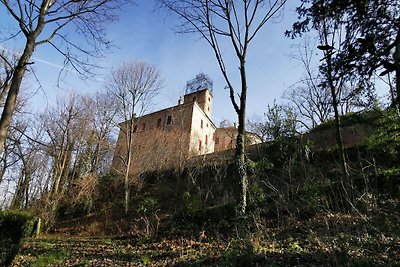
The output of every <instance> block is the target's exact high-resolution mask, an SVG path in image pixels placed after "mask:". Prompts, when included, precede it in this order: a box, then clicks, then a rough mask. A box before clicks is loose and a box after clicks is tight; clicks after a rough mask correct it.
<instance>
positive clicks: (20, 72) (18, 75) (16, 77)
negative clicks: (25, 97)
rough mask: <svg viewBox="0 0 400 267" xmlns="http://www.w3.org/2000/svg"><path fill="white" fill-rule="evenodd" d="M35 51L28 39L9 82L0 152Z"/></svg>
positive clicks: (2, 117)
mask: <svg viewBox="0 0 400 267" xmlns="http://www.w3.org/2000/svg"><path fill="white" fill-rule="evenodd" d="M34 50H35V41H34V39H33V38H28V40H27V43H26V46H25V49H24V52H23V54H22V55H21V57H20V59H19V60H18V63H17V66H16V67H15V70H14V74H13V77H12V80H11V84H10V89H9V91H8V94H7V99H6V102H5V103H4V108H3V113H2V114H1V118H0V152H1V151H3V149H4V143H5V141H6V138H7V134H8V129H9V127H10V124H11V120H12V117H13V115H14V112H15V109H16V106H17V98H18V93H19V89H20V87H21V82H22V79H23V78H24V75H25V71H26V65H27V64H28V62H29V60H30V58H31V57H32V53H33V51H34Z"/></svg>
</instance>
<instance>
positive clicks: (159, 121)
mask: <svg viewBox="0 0 400 267" xmlns="http://www.w3.org/2000/svg"><path fill="white" fill-rule="evenodd" d="M160 126H161V118H159V119H158V120H157V128H159V127H160Z"/></svg>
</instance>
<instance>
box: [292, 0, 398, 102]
mask: <svg viewBox="0 0 400 267" xmlns="http://www.w3.org/2000/svg"><path fill="white" fill-rule="evenodd" d="M301 2H302V5H301V6H299V7H298V9H297V10H298V11H299V14H300V15H301V17H302V19H303V20H302V21H299V22H297V23H295V24H294V29H295V30H294V31H292V32H291V33H292V34H294V35H296V34H299V33H300V34H301V33H302V32H305V31H308V30H309V27H310V26H311V27H314V25H315V22H316V21H321V19H322V18H325V19H330V20H336V21H337V23H338V24H340V25H341V26H342V27H343V28H345V30H346V31H345V32H344V33H343V37H344V38H343V40H342V43H341V44H340V46H341V50H337V51H335V52H336V59H337V60H335V62H334V64H333V67H334V68H335V69H338V70H341V72H342V73H343V74H345V73H347V74H348V75H350V76H353V77H354V75H355V74H357V79H358V81H359V82H361V83H365V81H367V80H369V79H370V78H371V76H372V75H373V74H375V73H376V72H377V73H378V74H379V75H381V76H386V75H391V74H394V76H395V77H396V79H395V86H394V87H391V86H390V87H389V89H390V90H391V95H392V102H393V106H397V107H398V108H399V106H400V78H399V77H400V23H399V20H400V1H399V0H362V1H360V0H349V1H342V0H301ZM292 36H293V35H292Z"/></svg>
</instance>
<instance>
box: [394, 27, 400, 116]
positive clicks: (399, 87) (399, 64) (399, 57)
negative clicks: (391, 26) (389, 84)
mask: <svg viewBox="0 0 400 267" xmlns="http://www.w3.org/2000/svg"><path fill="white" fill-rule="evenodd" d="M395 42H396V47H395V51H394V54H393V59H394V63H395V66H396V98H395V100H394V101H395V103H394V106H395V107H396V108H397V110H398V111H399V110H400V30H399V31H398V32H397V37H396V41H395Z"/></svg>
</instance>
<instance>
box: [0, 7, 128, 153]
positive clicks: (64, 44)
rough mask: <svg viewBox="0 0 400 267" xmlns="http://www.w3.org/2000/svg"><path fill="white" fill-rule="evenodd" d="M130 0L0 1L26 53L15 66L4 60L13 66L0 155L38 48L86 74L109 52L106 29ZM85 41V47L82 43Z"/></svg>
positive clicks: (0, 130) (2, 121)
mask: <svg viewBox="0 0 400 267" xmlns="http://www.w3.org/2000/svg"><path fill="white" fill-rule="evenodd" d="M127 1H129V0H92V1H86V0H60V1H54V0H35V1H21V0H18V1H10V0H0V4H1V5H2V6H3V7H4V8H5V9H6V10H7V14H8V15H9V17H10V18H11V21H13V23H15V26H16V28H17V30H16V33H15V34H14V35H13V36H12V37H13V38H18V37H19V36H21V35H22V38H21V39H22V41H23V42H24V48H23V52H22V53H21V55H20V56H18V60H17V62H16V64H12V62H10V61H8V60H7V58H6V57H3V56H2V57H1V58H2V59H3V60H4V61H5V62H6V64H7V65H9V66H12V70H13V72H12V78H11V80H10V81H9V89H8V92H7V98H6V101H5V104H4V109H3V112H2V115H1V119H0V151H1V150H3V147H4V142H5V139H6V136H7V133H8V129H9V126H10V123H11V119H12V116H13V114H14V112H15V107H16V103H17V98H18V94H19V91H20V87H21V82H22V80H23V78H24V75H25V72H26V69H27V67H28V66H29V65H31V64H33V62H31V58H32V55H33V53H34V50H35V48H36V47H37V46H40V45H43V44H48V45H50V46H51V47H53V48H54V49H55V50H56V51H57V52H59V53H60V54H61V55H62V56H64V59H65V60H64V63H65V65H70V66H72V68H74V69H75V70H76V71H78V72H80V73H81V74H85V73H87V72H88V71H89V70H90V68H91V67H93V65H92V64H90V61H89V59H90V58H92V57H93V56H95V55H97V56H99V55H101V52H102V51H104V49H107V48H109V46H110V42H109V41H108V40H106V38H105V28H104V27H103V25H104V24H105V23H109V22H110V21H114V20H115V19H116V16H115V11H116V10H117V9H118V8H120V7H121V4H122V3H123V2H127ZM68 33H73V34H75V35H76V34H80V35H82V36H83V38H76V37H72V38H71V37H70V36H69V35H68ZM79 40H82V41H83V42H82V43H79Z"/></svg>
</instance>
